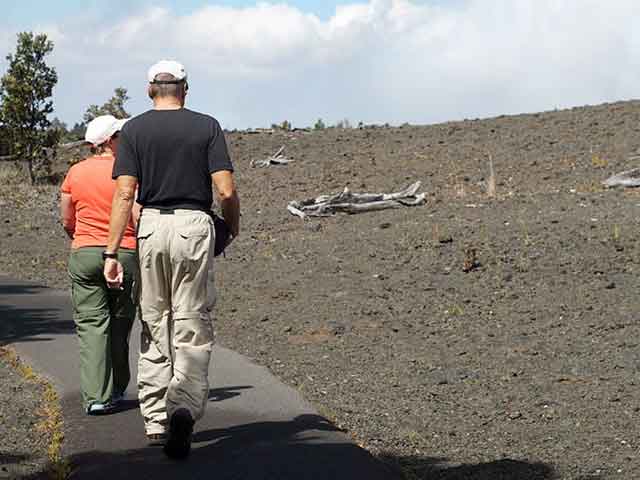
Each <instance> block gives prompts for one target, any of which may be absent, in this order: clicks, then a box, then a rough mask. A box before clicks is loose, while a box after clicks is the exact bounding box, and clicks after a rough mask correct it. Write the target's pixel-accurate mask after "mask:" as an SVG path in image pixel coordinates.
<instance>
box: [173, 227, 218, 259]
mask: <svg viewBox="0 0 640 480" xmlns="http://www.w3.org/2000/svg"><path fill="white" fill-rule="evenodd" d="M178 235H179V236H180V239H181V242H180V256H181V257H182V258H184V259H185V260H191V261H194V262H198V261H201V260H202V261H206V259H207V257H208V253H209V244H210V243H211V225H210V224H209V223H204V224H201V225H185V226H183V227H180V228H179V229H178Z"/></svg>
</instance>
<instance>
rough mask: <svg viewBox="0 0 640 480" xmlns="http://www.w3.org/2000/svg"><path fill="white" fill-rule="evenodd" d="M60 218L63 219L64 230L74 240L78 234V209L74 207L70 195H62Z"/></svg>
mask: <svg viewBox="0 0 640 480" xmlns="http://www.w3.org/2000/svg"><path fill="white" fill-rule="evenodd" d="M60 217H61V218H62V228H64V231H65V232H67V235H68V236H69V238H70V239H71V240H73V236H74V235H75V232H76V209H75V207H74V206H73V201H72V200H71V194H70V193H61V194H60Z"/></svg>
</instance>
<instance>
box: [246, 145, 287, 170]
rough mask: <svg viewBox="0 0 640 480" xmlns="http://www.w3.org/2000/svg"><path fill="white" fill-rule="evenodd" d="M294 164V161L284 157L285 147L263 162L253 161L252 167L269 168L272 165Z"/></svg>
mask: <svg viewBox="0 0 640 480" xmlns="http://www.w3.org/2000/svg"><path fill="white" fill-rule="evenodd" d="M291 162H293V160H292V159H290V158H287V157H285V156H284V145H283V146H282V147H280V149H279V150H278V151H277V152H276V153H275V154H273V155H271V156H270V157H267V158H265V159H262V160H251V163H250V165H251V166H252V167H269V166H271V165H286V164H288V163H291Z"/></svg>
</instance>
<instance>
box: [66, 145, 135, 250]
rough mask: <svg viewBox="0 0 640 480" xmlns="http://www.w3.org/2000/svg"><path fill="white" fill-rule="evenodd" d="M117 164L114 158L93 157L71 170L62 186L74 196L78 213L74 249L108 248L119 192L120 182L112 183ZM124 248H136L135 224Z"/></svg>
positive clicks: (123, 240) (128, 229)
mask: <svg viewBox="0 0 640 480" xmlns="http://www.w3.org/2000/svg"><path fill="white" fill-rule="evenodd" d="M114 160H115V159H114V158H113V156H111V155H108V156H107V155H105V156H95V157H89V158H87V159H86V160H83V161H82V162H80V163H77V164H75V165H74V166H73V167H71V169H70V170H69V173H67V176H66V178H65V179H64V182H63V183H62V187H61V191H62V193H67V194H70V195H71V201H72V202H73V206H74V207H75V211H76V230H75V234H74V237H73V243H72V244H71V248H80V247H104V246H106V245H107V240H108V238H109V217H110V216H111V202H112V200H113V193H114V192H115V189H116V182H115V180H112V179H111V172H112V170H113V162H114ZM120 246H121V247H122V248H131V249H135V248H136V233H135V229H134V226H133V222H132V221H131V220H129V225H127V228H126V230H125V232H124V237H123V238H122V243H121V244H120Z"/></svg>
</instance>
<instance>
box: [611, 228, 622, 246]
mask: <svg viewBox="0 0 640 480" xmlns="http://www.w3.org/2000/svg"><path fill="white" fill-rule="evenodd" d="M611 237H612V238H613V241H614V242H615V243H618V242H619V241H620V225H618V224H617V223H616V224H615V225H614V226H613V232H612V234H611Z"/></svg>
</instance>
